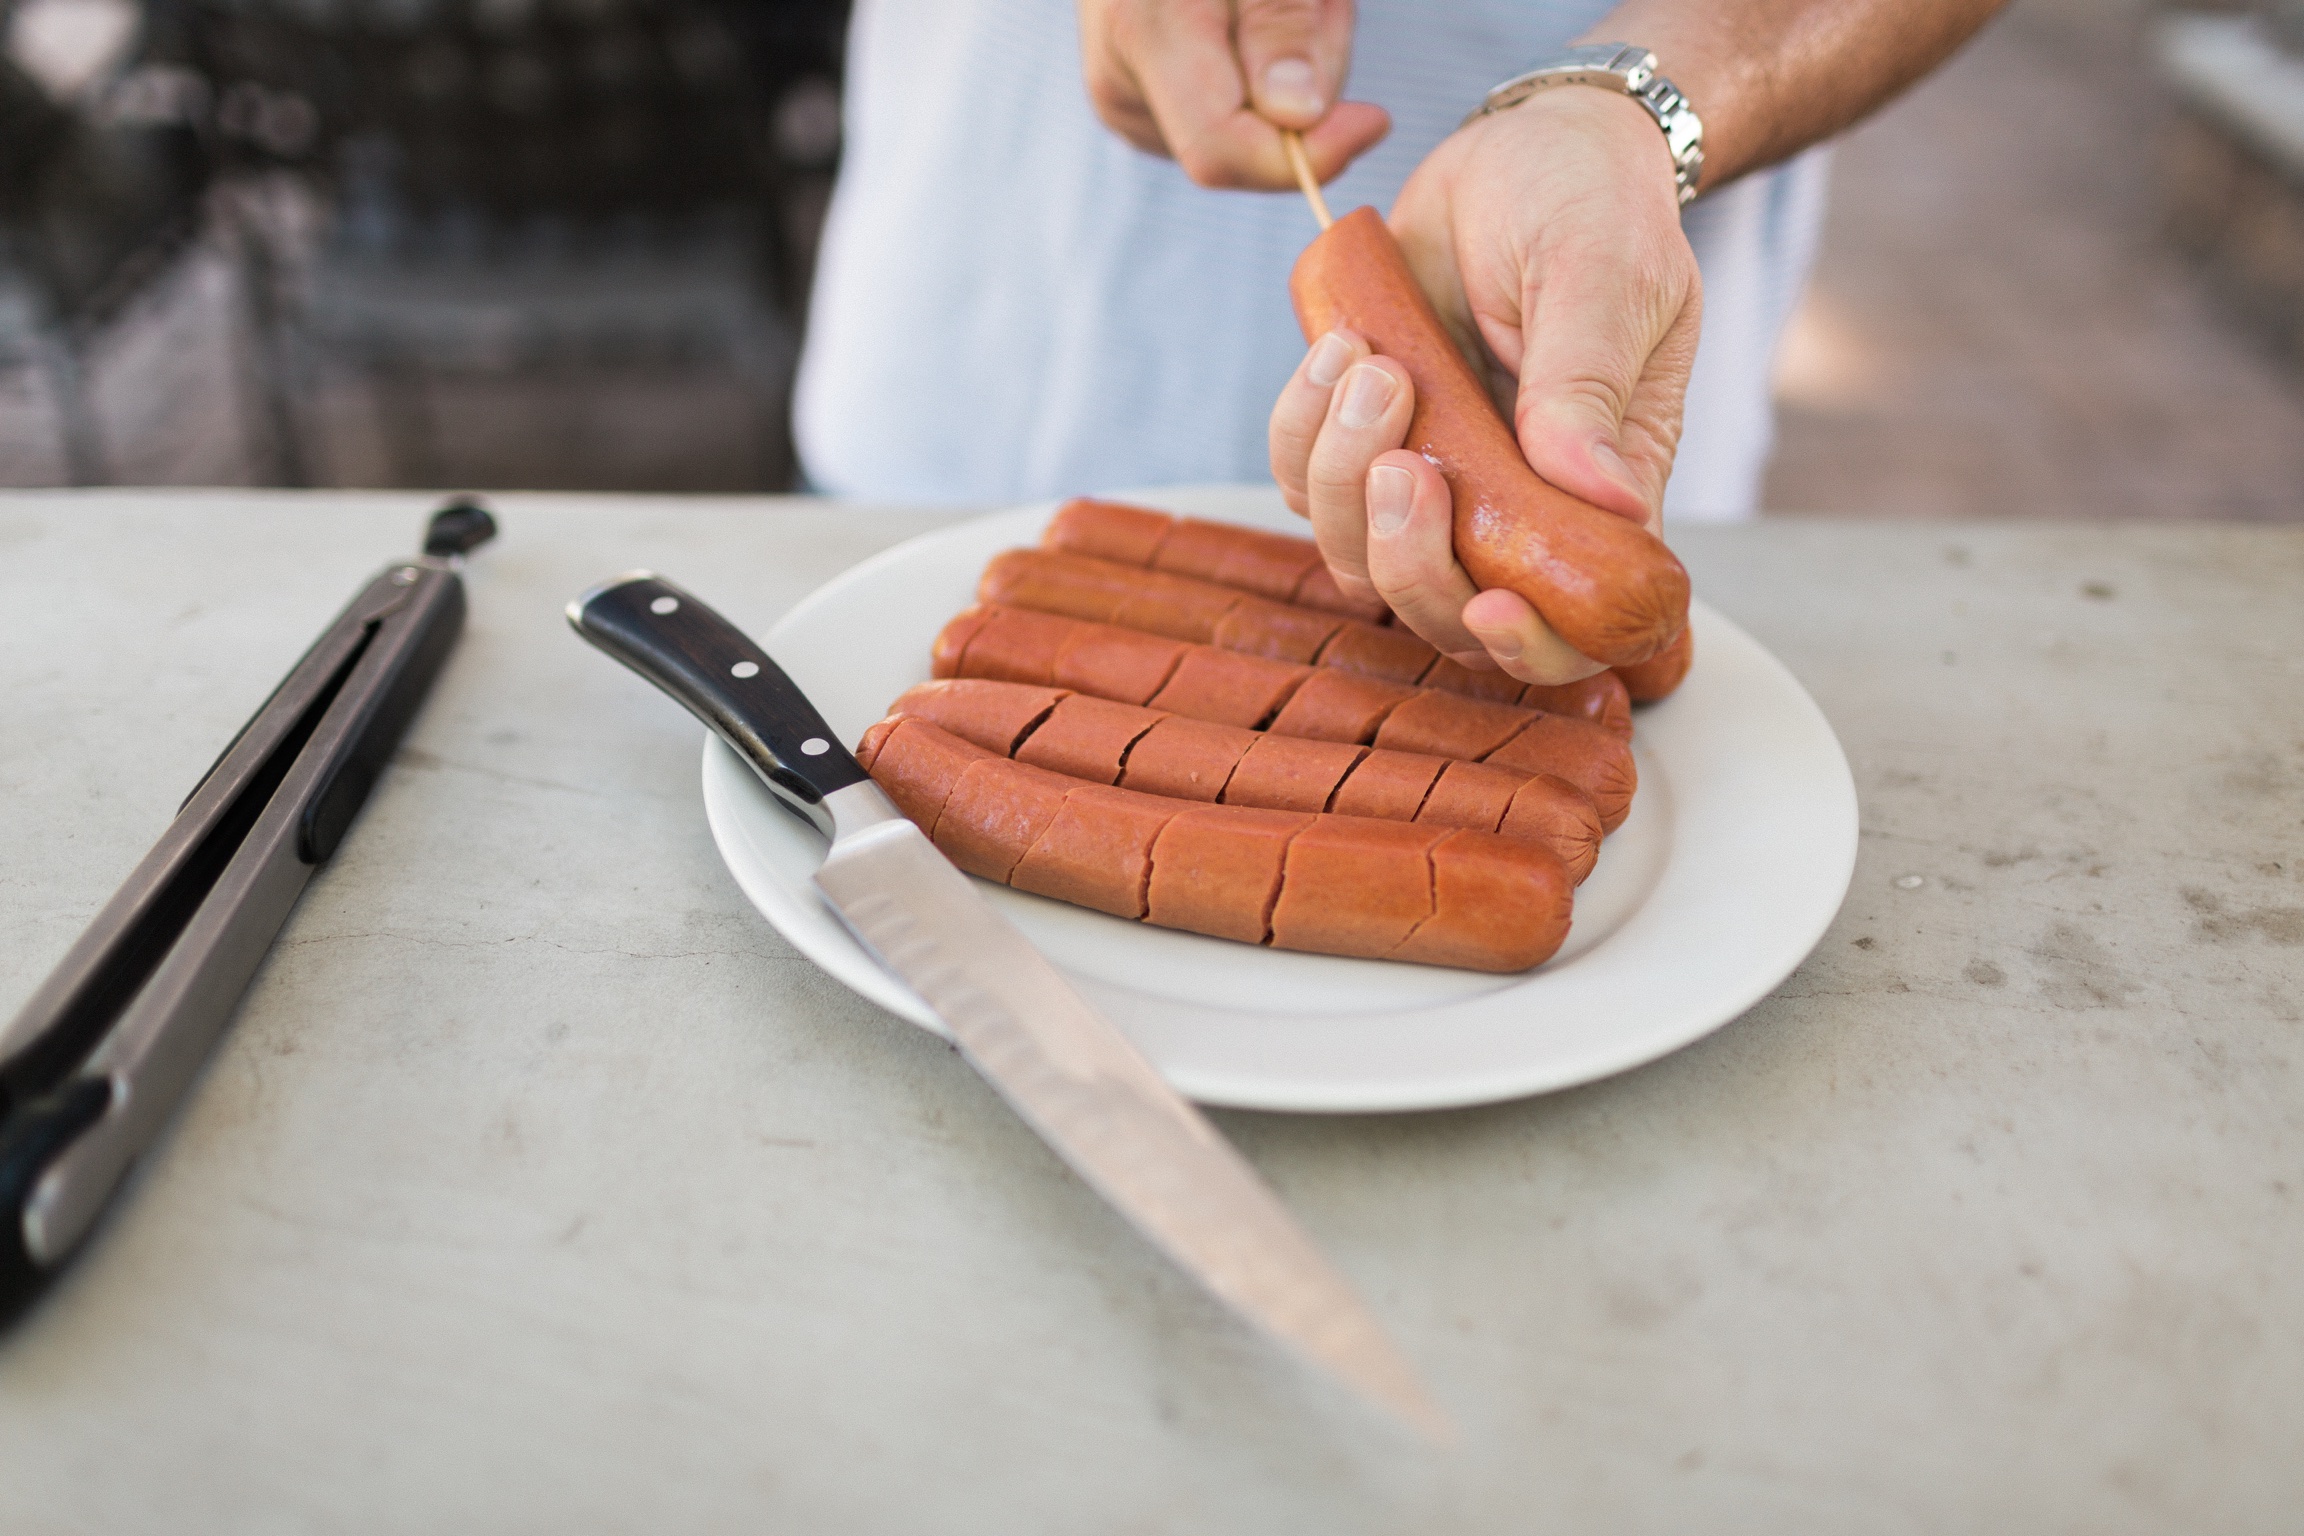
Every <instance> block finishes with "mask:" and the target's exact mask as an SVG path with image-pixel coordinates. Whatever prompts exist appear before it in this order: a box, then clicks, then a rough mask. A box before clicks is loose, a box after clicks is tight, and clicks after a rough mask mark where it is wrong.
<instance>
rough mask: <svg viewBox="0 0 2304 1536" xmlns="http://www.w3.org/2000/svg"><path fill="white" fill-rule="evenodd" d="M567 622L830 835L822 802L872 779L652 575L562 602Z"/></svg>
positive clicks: (766, 672)
mask: <svg viewBox="0 0 2304 1536" xmlns="http://www.w3.org/2000/svg"><path fill="white" fill-rule="evenodd" d="M568 622H569V624H570V625H572V626H573V627H574V628H575V630H576V633H578V634H580V635H582V636H583V637H584V638H585V639H587V640H589V641H591V642H592V643H593V644H594V645H596V646H598V647H599V648H600V649H601V650H603V651H606V652H607V653H608V654H609V655H611V656H613V657H615V658H616V659H617V660H618V661H620V662H622V663H624V665H626V666H628V667H630V668H631V669H632V670H633V671H635V672H637V673H639V674H640V675H641V676H642V677H644V678H646V679H648V681H650V682H652V683H654V684H655V685H656V686H657V687H659V688H661V689H663V690H664V691H665V692H666V693H668V694H670V695H671V696H672V697H673V698H674V699H676V700H678V701H679V702H680V703H681V704H683V705H685V706H687V708H688V711H689V713H691V714H693V715H695V716H696V718H697V719H699V720H701V721H703V722H704V723H705V724H706V725H707V726H710V727H711V728H712V731H713V733H714V734H716V735H717V736H719V738H720V739H721V740H722V741H725V742H726V743H728V745H729V746H731V747H733V748H735V749H736V752H737V755H738V756H740V757H742V758H743V759H744V760H745V761H746V762H747V763H749V764H751V766H752V770H753V772H755V773H757V774H759V775H760V777H761V778H762V779H764V780H765V781H767V784H768V787H769V788H770V789H771V790H773V791H774V792H775V794H776V797H777V798H778V799H779V800H781V801H782V802H783V803H784V805H785V806H786V808H787V809H790V810H793V811H796V812H798V813H799V814H800V815H801V816H802V817H804V818H805V819H807V820H808V821H810V822H813V823H814V824H815V825H816V827H817V828H818V829H819V830H820V831H822V832H823V833H824V834H825V835H826V836H827V837H829V836H831V835H832V817H831V813H830V812H828V811H826V810H825V809H824V801H825V798H826V797H827V796H830V795H833V794H836V793H838V792H839V791H841V790H843V789H846V788H848V787H849V786H850V785H853V784H862V783H865V782H868V781H869V779H870V778H871V775H869V774H867V773H866V772H865V771H864V769H863V766H862V765H861V764H859V763H858V762H857V761H856V759H855V758H854V757H853V756H852V755H850V753H849V752H848V749H847V748H845V747H843V746H841V745H840V738H839V737H838V736H837V735H835V734H833V731H832V727H831V726H829V725H827V724H825V723H824V717H823V716H822V715H821V714H819V713H818V712H817V710H816V706H815V705H814V704H812V703H810V702H809V700H808V695H806V694H805V693H802V692H801V691H800V685H799V684H797V683H795V682H793V681H792V679H791V678H790V677H789V676H787V675H786V674H785V671H784V669H783V668H782V667H779V666H778V665H776V663H775V661H774V660H772V659H771V658H770V657H769V655H768V653H767V652H766V651H764V650H762V649H760V647H759V646H757V645H755V644H753V643H752V641H751V638H750V637H749V636H747V635H746V634H745V633H744V631H742V630H740V629H738V628H737V627H736V626H735V625H733V624H731V623H729V622H728V621H727V620H726V619H724V618H722V617H721V616H720V615H719V614H718V613H715V612H714V611H713V610H712V609H711V608H710V607H708V606H706V605H705V604H704V603H702V602H700V601H699V600H698V599H697V598H695V597H694V596H693V595H691V594H690V593H687V592H684V591H682V590H681V589H680V588H678V587H676V586H674V585H673V584H672V583H670V582H668V581H666V580H665V579H664V578H663V577H661V576H658V575H656V574H655V573H654V572H651V571H636V572H634V573H632V574H631V575H629V576H620V577H618V578H617V579H616V580H614V581H610V582H603V583H602V584H601V585H599V586H597V587H594V588H593V589H592V590H591V591H589V592H586V593H584V594H583V595H582V596H581V597H578V598H577V599H576V600H575V601H574V602H572V603H570V604H569V605H568Z"/></svg>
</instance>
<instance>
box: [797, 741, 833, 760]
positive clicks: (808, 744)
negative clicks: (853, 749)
mask: <svg viewBox="0 0 2304 1536" xmlns="http://www.w3.org/2000/svg"><path fill="white" fill-rule="evenodd" d="M800 750H801V751H802V752H804V753H806V754H807V755H808V756H810V757H822V756H823V755H824V754H825V753H827V752H829V751H831V750H832V743H830V742H828V741H826V740H825V739H824V738H823V737H821V736H811V737H809V738H808V739H807V740H806V741H804V742H802V743H800Z"/></svg>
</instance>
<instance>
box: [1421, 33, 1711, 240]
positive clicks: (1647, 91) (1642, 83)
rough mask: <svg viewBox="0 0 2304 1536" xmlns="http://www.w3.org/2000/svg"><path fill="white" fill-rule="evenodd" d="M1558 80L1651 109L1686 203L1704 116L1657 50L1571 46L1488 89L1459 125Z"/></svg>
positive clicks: (1698, 164) (1699, 157)
mask: <svg viewBox="0 0 2304 1536" xmlns="http://www.w3.org/2000/svg"><path fill="white" fill-rule="evenodd" d="M1555 85H1596V86H1599V87H1600V88H1601V89H1602V90H1608V91H1616V92H1619V93H1621V94H1623V95H1626V96H1629V97H1631V98H1632V99H1633V100H1634V101H1636V102H1638V103H1640V105H1641V106H1643V107H1645V108H1647V109H1648V115H1649V116H1650V117H1652V118H1654V119H1656V126H1657V127H1659V128H1661V129H1663V130H1664V143H1665V144H1666V146H1667V147H1669V148H1670V149H1671V151H1672V180H1673V182H1674V184H1675V185H1677V186H1678V187H1679V189H1680V201H1681V202H1682V204H1686V203H1687V201H1688V200H1689V199H1690V198H1692V197H1694V196H1695V195H1696V179H1697V178H1698V177H1699V176H1701V175H1702V174H1703V173H1704V120H1703V119H1702V118H1700V117H1698V116H1697V115H1696V109H1695V108H1694V107H1692V106H1690V105H1689V104H1688V98H1687V97H1685V96H1683V95H1681V94H1680V88H1679V87H1678V86H1676V85H1674V84H1673V83H1672V82H1671V81H1669V80H1667V79H1665V78H1664V77H1663V76H1662V75H1659V74H1657V73H1656V55H1654V54H1653V53H1650V52H1649V51H1648V50H1647V49H1645V48H1637V47H1634V46H1633V45H1632V44H1630V43H1594V44H1590V45H1587V46H1585V47H1581V48H1570V49H1568V50H1567V51H1565V52H1563V53H1561V54H1559V55H1558V56H1556V57H1554V58H1552V59H1550V60H1547V61H1546V62H1545V63H1542V64H1539V65H1537V66H1536V67H1535V68H1534V69H1532V70H1530V71H1528V73H1526V74H1524V75H1514V76H1513V77H1512V78H1511V79H1509V80H1507V81H1505V82H1504V83H1503V84H1502V85H1500V86H1498V87H1496V89H1494V90H1492V91H1490V92H1489V93H1488V94H1487V96H1485V97H1484V98H1482V100H1481V102H1480V105H1478V106H1477V107H1474V108H1473V109H1472V110H1471V111H1470V112H1467V113H1466V114H1464V121H1463V122H1461V123H1458V124H1457V125H1456V126H1457V127H1459V128H1464V127H1469V126H1470V125H1471V124H1473V123H1475V122H1478V121H1479V120H1480V119H1481V118H1483V117H1486V116H1487V115H1488V114H1489V113H1491V112H1501V111H1503V110H1504V109H1505V108H1506V107H1516V106H1518V105H1519V104H1520V103H1521V102H1524V101H1526V100H1527V99H1528V98H1529V97H1531V96H1533V95H1535V94H1536V93H1537V92H1538V91H1542V90H1548V89H1550V88H1551V87H1552V86H1555Z"/></svg>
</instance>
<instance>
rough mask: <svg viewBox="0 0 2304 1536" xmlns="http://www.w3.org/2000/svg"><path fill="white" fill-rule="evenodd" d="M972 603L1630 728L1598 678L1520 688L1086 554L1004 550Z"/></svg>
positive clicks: (1393, 640) (1434, 654)
mask: <svg viewBox="0 0 2304 1536" xmlns="http://www.w3.org/2000/svg"><path fill="white" fill-rule="evenodd" d="M1098 505H1101V504H1098ZM1124 510H1125V509H1124ZM1148 515H1153V516H1158V515H1162V514H1148ZM1211 526H1213V525H1211ZM1268 537H1269V536H1268ZM1306 547H1307V548H1309V547H1310V546H1306ZM976 596H977V600H978V601H979V602H981V603H986V604H994V605H999V606H1004V607H1011V608H1022V609H1028V610H1031V611H1033V612H1037V613H1051V614H1059V615H1062V616H1063V617H1066V618H1073V619H1086V620H1089V621H1090V622H1093V623H1098V624H1117V625H1121V626H1123V627H1126V628H1130V629H1140V630H1143V631H1146V632H1147V633H1150V634H1156V635H1160V636H1163V637H1165V638H1167V639H1171V640H1185V641H1190V642H1192V643H1194V644H1198V645H1213V646H1215V647H1217V648H1218V649H1220V650H1227V651H1238V652H1240V653H1242V654H1243V655H1252V656H1262V657H1267V658H1270V659H1272V660H1276V661H1287V662H1303V663H1309V664H1311V665H1314V666H1322V667H1335V668H1339V669H1341V670H1343V671H1346V672H1357V673H1360V674H1362V675H1363V676H1367V677H1374V678H1380V679H1382V680H1384V681H1386V682H1393V683H1406V684H1413V685H1415V686H1418V687H1424V688H1440V689H1444V690H1446V691H1448V692H1450V693H1461V694H1464V695H1466V696H1467V697H1470V698H1479V699H1491V700H1494V701H1497V702H1500V703H1516V704H1522V705H1525V706H1526V707H1528V708H1531V709H1542V710H1545V711H1546V712H1548V713H1552V714H1565V715H1575V716H1577V717H1579V718H1582V719H1587V720H1594V721H1597V722H1599V723H1600V724H1602V725H1605V726H1607V727H1608V728H1609V729H1611V730H1614V731H1617V732H1619V733H1620V734H1626V735H1628V734H1630V732H1631V730H1632V707H1631V701H1630V699H1629V698H1628V697H1627V696H1626V694H1625V691H1624V687H1623V685H1622V684H1621V683H1620V682H1619V681H1617V680H1616V679H1615V678H1614V677H1612V676H1611V675H1610V674H1608V673H1605V672H1603V673H1599V674H1597V675H1596V676H1594V677H1591V678H1587V679H1585V680H1584V681H1583V682H1579V683H1568V684H1565V685H1560V686H1548V685H1546V684H1542V683H1522V682H1521V681H1520V680H1519V679H1518V678H1515V677H1512V676H1511V675H1509V674H1508V673H1504V672H1475V671H1472V670H1471V669H1470V668H1467V667H1464V666H1461V665H1459V664H1458V663H1456V662H1454V661H1451V660H1449V659H1448V658H1447V657H1445V656H1442V655H1441V654H1440V653H1439V652H1438V651H1436V650H1434V649H1433V648H1432V647H1431V645H1429V644H1428V643H1426V642H1425V641H1423V640H1421V639H1419V638H1418V637H1417V636H1415V635H1413V634H1411V633H1409V632H1408V631H1407V630H1404V629H1395V628H1389V627H1386V626H1383V625H1377V624H1370V623H1367V622H1365V621H1362V620H1359V619H1352V618H1347V617H1345V616H1343V615H1341V614H1335V613H1327V612H1323V611H1320V610H1318V609H1312V608H1304V607H1298V606H1294V605H1291V604H1287V603H1281V602H1276V601H1274V600H1273V599H1271V598H1266V597H1259V596H1257V595H1255V594H1254V593H1251V592H1242V591H1238V590H1235V589H1233V588H1230V587H1226V586H1223V585H1220V584H1218V583H1215V582H1212V581H1202V580H1198V579H1196V578H1193V577H1189V576H1181V575H1176V574H1174V573H1172V572H1167V571H1157V570H1146V569H1143V568H1141V567H1137V566H1130V565H1122V564H1119V563H1117V562H1114V561H1109V560H1102V559H1098V558H1096V557H1094V556H1090V555H1082V554H1073V553H1066V552H1051V551H1048V550H1037V549H1012V550H1008V551H1006V552H1004V553H1002V554H1000V555H997V556H995V557H993V559H992V562H991V563H990V564H989V565H987V566H986V567H985V568H984V575H983V577H982V578H981V579H980V580H979V581H978V582H977V585H976Z"/></svg>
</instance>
